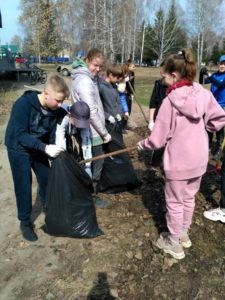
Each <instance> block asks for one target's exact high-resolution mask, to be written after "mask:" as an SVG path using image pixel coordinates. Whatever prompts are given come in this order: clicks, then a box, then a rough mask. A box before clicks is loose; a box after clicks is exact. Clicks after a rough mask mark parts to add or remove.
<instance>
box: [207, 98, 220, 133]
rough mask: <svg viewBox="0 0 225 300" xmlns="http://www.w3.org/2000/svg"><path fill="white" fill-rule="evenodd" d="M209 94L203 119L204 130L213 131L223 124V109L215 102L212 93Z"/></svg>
mask: <svg viewBox="0 0 225 300" xmlns="http://www.w3.org/2000/svg"><path fill="white" fill-rule="evenodd" d="M210 94H211V95H210V98H209V101H208V106H207V108H206V113H205V117H204V121H205V128H206V130H208V131H210V132H214V131H218V130H220V129H221V128H222V127H224V126H225V111H224V110H223V109H222V107H221V106H220V105H219V104H218V103H217V101H216V99H215V98H214V96H213V95H212V93H210Z"/></svg>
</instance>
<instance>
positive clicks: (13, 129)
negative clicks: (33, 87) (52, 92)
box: [5, 91, 66, 153]
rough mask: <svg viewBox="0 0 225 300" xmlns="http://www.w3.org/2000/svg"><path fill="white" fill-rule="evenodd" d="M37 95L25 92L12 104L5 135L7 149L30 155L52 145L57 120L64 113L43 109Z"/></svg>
mask: <svg viewBox="0 0 225 300" xmlns="http://www.w3.org/2000/svg"><path fill="white" fill-rule="evenodd" d="M37 95H38V93H37V92H34V91H27V92H25V93H24V94H23V95H22V96H21V97H20V98H19V99H18V100H17V101H16V102H15V103H14V105H13V108H12V111H11V116H10V119H9V122H8V125H7V128H6V133H5V145H6V146H7V148H9V149H12V150H17V151H26V152H29V153H30V151H32V150H40V151H44V150H45V146H46V144H54V142H55V129H56V124H57V120H58V119H61V118H62V117H63V116H65V115H66V111H65V110H64V109H62V108H59V109H56V110H54V111H53V110H49V109H45V108H43V107H42V106H41V104H40V101H39V99H38V96H37Z"/></svg>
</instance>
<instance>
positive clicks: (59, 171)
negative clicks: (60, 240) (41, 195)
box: [44, 152, 103, 238]
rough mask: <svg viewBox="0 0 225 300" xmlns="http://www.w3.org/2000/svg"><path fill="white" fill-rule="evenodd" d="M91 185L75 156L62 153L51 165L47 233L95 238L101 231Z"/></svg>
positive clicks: (47, 201) (47, 199)
mask: <svg viewBox="0 0 225 300" xmlns="http://www.w3.org/2000/svg"><path fill="white" fill-rule="evenodd" d="M92 192H93V187H92V181H91V178H90V177H89V176H88V174H87V173H86V172H85V171H84V169H83V168H82V167H81V166H80V165H79V163H78V162H77V161H76V159H75V158H74V156H73V155H72V154H70V153H68V152H62V153H61V154H60V155H59V156H58V157H57V158H56V159H54V161H53V162H52V166H51V171H50V175H49V181H48V187H47V194H46V217H45V226H44V230H45V231H46V232H47V233H48V234H50V235H54V236H68V237H76V238H93V237H97V236H99V235H101V234H103V232H102V230H101V229H99V228H98V224H97V219H96V212H95V206H94V202H93V198H92V195H91V193H92Z"/></svg>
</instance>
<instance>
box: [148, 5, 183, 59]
mask: <svg viewBox="0 0 225 300" xmlns="http://www.w3.org/2000/svg"><path fill="white" fill-rule="evenodd" d="M146 43H147V44H148V47H149V48H150V49H151V50H152V51H153V52H154V53H155V54H156V55H157V57H158V60H159V62H161V61H162V60H163V58H164V57H165V56H166V55H167V54H168V53H170V52H174V51H176V50H177V49H180V48H182V47H183V46H184V44H185V38H184V33H183V30H182V28H181V27H180V25H179V22H178V20H177V16H176V6H175V3H174V2H172V4H171V7H170V9H169V12H168V13H165V12H164V10H163V9H162V8H160V9H159V10H158V12H157V13H156V17H155V20H154V24H153V26H148V27H147V41H146Z"/></svg>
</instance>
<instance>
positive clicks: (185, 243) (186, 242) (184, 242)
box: [180, 234, 192, 248]
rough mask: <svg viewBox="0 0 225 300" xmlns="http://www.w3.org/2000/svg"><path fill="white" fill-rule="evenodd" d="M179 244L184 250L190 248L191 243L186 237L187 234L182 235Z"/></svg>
mask: <svg viewBox="0 0 225 300" xmlns="http://www.w3.org/2000/svg"><path fill="white" fill-rule="evenodd" d="M180 243H181V245H182V246H183V247H184V248H190V247H191V246H192V242H191V240H190V238H189V236H188V234H186V235H183V236H182V237H181V238H180Z"/></svg>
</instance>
